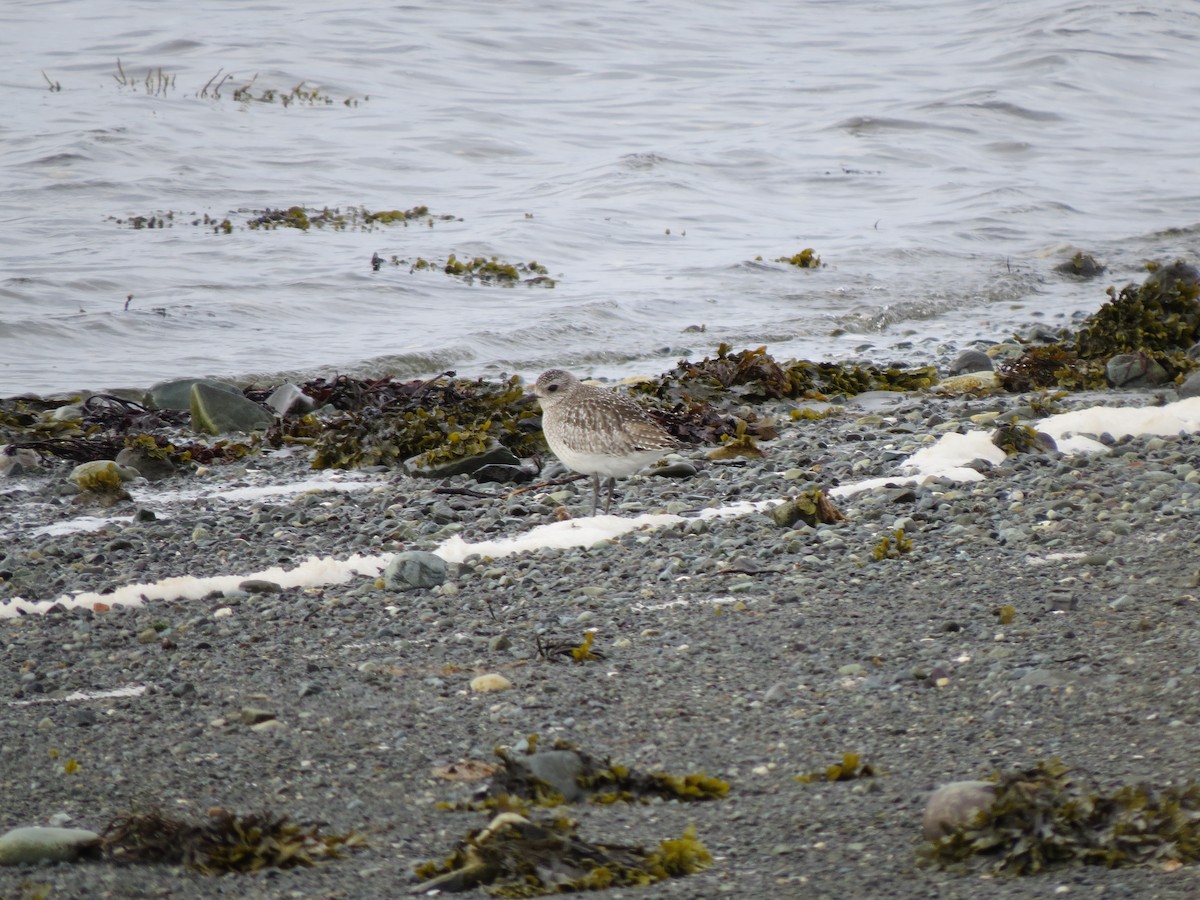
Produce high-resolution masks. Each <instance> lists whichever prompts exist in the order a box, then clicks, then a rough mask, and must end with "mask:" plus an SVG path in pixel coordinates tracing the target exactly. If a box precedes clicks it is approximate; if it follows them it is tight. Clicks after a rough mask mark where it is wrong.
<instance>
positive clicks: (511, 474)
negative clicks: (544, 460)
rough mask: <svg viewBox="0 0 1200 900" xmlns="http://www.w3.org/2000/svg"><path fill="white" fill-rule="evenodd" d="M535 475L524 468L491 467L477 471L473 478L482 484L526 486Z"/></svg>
mask: <svg viewBox="0 0 1200 900" xmlns="http://www.w3.org/2000/svg"><path fill="white" fill-rule="evenodd" d="M535 474H537V473H535V472H534V471H533V470H532V469H527V468H525V467H524V466H506V465H489V466H481V467H480V468H478V469H476V470H475V471H474V472H473V473H472V474H471V477H472V478H474V479H475V480H476V481H478V482H479V483H480V484H525V483H526V482H528V481H532V480H533V476H534V475H535Z"/></svg>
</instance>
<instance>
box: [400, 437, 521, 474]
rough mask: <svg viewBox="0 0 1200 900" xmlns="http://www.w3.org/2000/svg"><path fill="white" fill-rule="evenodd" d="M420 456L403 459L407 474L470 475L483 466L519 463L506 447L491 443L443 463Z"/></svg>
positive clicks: (514, 464)
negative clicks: (427, 460)
mask: <svg viewBox="0 0 1200 900" xmlns="http://www.w3.org/2000/svg"><path fill="white" fill-rule="evenodd" d="M419 459H420V456H414V457H413V458H412V459H408V460H405V463H404V468H405V469H406V470H407V471H408V474H410V475H414V476H417V477H419V478H449V477H450V476H451V475H470V474H471V473H472V472H475V471H477V470H478V469H482V468H483V467H484V466H516V465H519V464H520V462H521V461H520V460H519V459H517V457H516V456H515V455H513V452H512V451H511V450H509V449H508V448H507V447H504V446H502V445H500V444H498V443H493V444H492V445H491V446H490V447H489V448H488V449H487V450H485V451H483V452H482V453H477V454H475V455H474V456H465V457H460V458H458V459H452V460H449V461H447V462H444V463H421V462H418V460H419Z"/></svg>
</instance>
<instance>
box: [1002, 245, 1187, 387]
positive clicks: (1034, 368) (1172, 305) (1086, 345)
mask: <svg viewBox="0 0 1200 900" xmlns="http://www.w3.org/2000/svg"><path fill="white" fill-rule="evenodd" d="M1148 268H1149V269H1150V274H1149V276H1147V278H1146V280H1145V281H1144V282H1143V283H1142V284H1140V285H1135V284H1127V285H1126V286H1125V287H1123V288H1121V290H1120V291H1117V290H1116V289H1115V288H1112V287H1110V288H1109V289H1108V291H1107V292H1106V293H1107V295H1108V297H1109V300H1108V302H1107V303H1105V304H1104V305H1103V306H1102V307H1100V309H1098V310H1097V311H1096V312H1094V313H1092V314H1091V315H1090V316H1088V318H1087V319H1086V320H1085V321H1084V323H1083V325H1082V327H1080V328H1079V330H1078V331H1076V332H1075V333H1073V334H1072V333H1070V332H1067V331H1063V332H1062V333H1061V335H1060V337H1059V339H1058V340H1056V341H1054V342H1053V343H1050V344H1046V345H1041V346H1035V347H1030V348H1028V349H1027V350H1026V352H1025V353H1024V354H1023V355H1022V356H1020V357H1019V358H1017V359H1015V360H1010V361H1008V362H1006V363H1004V364H1002V365H1001V366H1000V367H999V376H1000V381H1001V383H1002V384H1003V385H1004V388H1005V389H1006V390H1008V391H1014V392H1023V391H1030V390H1035V389H1040V388H1053V387H1058V388H1064V389H1067V390H1087V389H1099V388H1103V387H1106V386H1107V385H1108V377H1107V372H1106V368H1105V363H1107V362H1108V361H1109V360H1110V359H1111V358H1112V357H1114V356H1117V355H1120V354H1125V353H1136V354H1142V355H1144V356H1145V357H1146V358H1147V361H1152V362H1153V363H1157V364H1158V366H1161V367H1162V369H1163V372H1164V373H1165V375H1166V377H1167V378H1170V379H1175V378H1178V377H1179V376H1180V375H1181V374H1183V373H1185V372H1188V371H1191V370H1192V369H1194V368H1196V361H1195V360H1193V359H1191V358H1190V357H1189V356H1188V353H1187V351H1188V349H1189V348H1191V347H1192V346H1193V345H1195V344H1196V343H1197V341H1200V271H1197V270H1196V268H1195V267H1194V266H1191V265H1189V264H1188V263H1186V262H1184V261H1183V260H1177V261H1176V262H1174V263H1171V264H1170V265H1166V266H1163V265H1158V264H1151V265H1150V266H1148Z"/></svg>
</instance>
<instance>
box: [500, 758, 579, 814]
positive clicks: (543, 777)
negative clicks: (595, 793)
mask: <svg viewBox="0 0 1200 900" xmlns="http://www.w3.org/2000/svg"><path fill="white" fill-rule="evenodd" d="M508 763H509V765H512V766H516V767H517V768H521V769H524V770H525V771H527V772H528V773H529V774H530V775H532V776H533V777H534V778H536V779H538V780H539V781H543V782H545V783H546V784H548V785H550V787H551V788H553V789H554V790H556V791H558V792H559V793H560V794H562V795H563V798H564V799H565V800H566V801H567V802H568V803H574V802H575V801H576V800H579V799H580V798H581V797H583V795H584V790H583V788H581V787H580V786H579V776H580V775H581V774H582V773H583V760H582V759H580V758H579V754H577V753H574V752H572V751H570V750H547V751H545V752H544V753H534V754H532V755H530V756H521V755H514V756H512V757H511V758H509V760H508Z"/></svg>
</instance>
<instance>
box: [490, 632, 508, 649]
mask: <svg viewBox="0 0 1200 900" xmlns="http://www.w3.org/2000/svg"><path fill="white" fill-rule="evenodd" d="M511 646H512V641H510V640H509V639H508V635H504V634H498V635H496V636H495V637H494V638H492V639H491V640H489V641H488V649H489V650H491V651H492V652H493V653H499V652H500V651H502V650H507V649H508V648H509V647H511Z"/></svg>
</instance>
